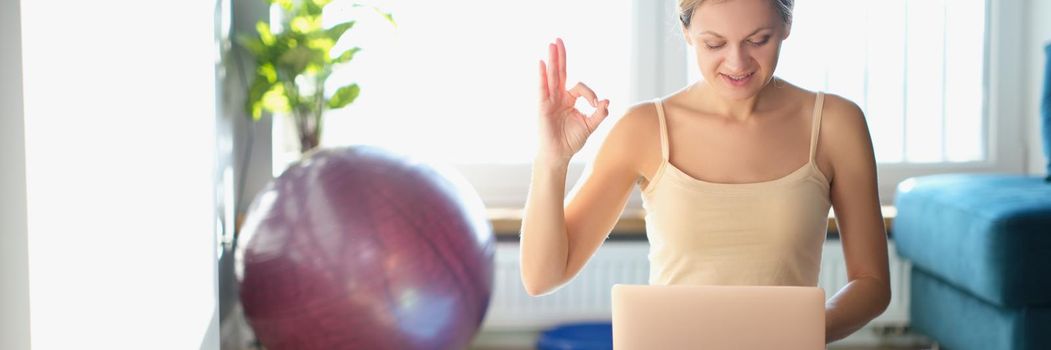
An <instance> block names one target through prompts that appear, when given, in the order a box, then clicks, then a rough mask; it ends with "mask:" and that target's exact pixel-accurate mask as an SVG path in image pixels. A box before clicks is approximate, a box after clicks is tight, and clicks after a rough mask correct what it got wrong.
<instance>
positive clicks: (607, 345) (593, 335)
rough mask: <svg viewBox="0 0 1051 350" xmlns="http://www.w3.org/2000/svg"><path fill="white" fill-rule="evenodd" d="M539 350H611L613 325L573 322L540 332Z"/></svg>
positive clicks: (608, 323) (607, 323) (537, 344)
mask: <svg viewBox="0 0 1051 350" xmlns="http://www.w3.org/2000/svg"><path fill="white" fill-rule="evenodd" d="M536 347H537V350H611V349H613V325H612V324H611V323H610V322H588V323H573V324H566V325H561V326H557V327H555V328H551V329H548V330H546V331H544V332H542V333H540V339H539V340H537V343H536Z"/></svg>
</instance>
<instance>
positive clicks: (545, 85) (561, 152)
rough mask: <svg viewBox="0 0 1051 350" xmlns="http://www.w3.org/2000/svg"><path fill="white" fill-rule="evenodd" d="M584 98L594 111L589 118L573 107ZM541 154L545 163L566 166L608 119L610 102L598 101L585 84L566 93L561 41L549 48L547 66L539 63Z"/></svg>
mask: <svg viewBox="0 0 1051 350" xmlns="http://www.w3.org/2000/svg"><path fill="white" fill-rule="evenodd" d="M580 97H584V98H585V99H587V101H588V103H590V104H591V106H592V107H595V111H594V112H593V113H592V114H591V115H590V116H586V115H584V114H583V113H581V112H580V111H578V110H577V109H576V107H574V105H575V104H576V101H577V98H580ZM539 111H540V127H539V133H540V135H539V136H540V152H539V153H538V154H537V156H538V157H541V158H543V159H544V160H546V161H554V162H565V163H568V162H569V159H570V158H572V157H573V155H574V154H576V153H577V152H578V151H580V149H581V148H583V147H584V142H585V141H587V138H588V136H591V133H592V132H594V131H595V129H597V128H598V126H599V124H600V123H602V121H603V120H605V119H606V116H608V115H609V100H608V99H607V100H599V99H598V97H596V96H595V92H594V91H591V89H590V88H588V87H587V85H584V83H577V84H576V85H575V86H573V88H572V89H569V90H568V91H567V90H566V47H565V44H563V43H562V39H557V40H556V42H555V43H554V44H548V62H547V63H545V62H544V61H543V60H541V61H540V110H539Z"/></svg>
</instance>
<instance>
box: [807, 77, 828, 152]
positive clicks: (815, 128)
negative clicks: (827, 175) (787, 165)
mask: <svg viewBox="0 0 1051 350" xmlns="http://www.w3.org/2000/svg"><path fill="white" fill-rule="evenodd" d="M824 101H825V94H824V93H822V92H820V91H818V93H817V97H816V101H814V115H813V117H811V119H812V120H813V124H814V125H812V126H811V128H810V161H811V162H813V161H814V157H815V156H816V154H817V153H816V152H817V138H818V135H819V134H820V132H821V109H822V106H823V105H824Z"/></svg>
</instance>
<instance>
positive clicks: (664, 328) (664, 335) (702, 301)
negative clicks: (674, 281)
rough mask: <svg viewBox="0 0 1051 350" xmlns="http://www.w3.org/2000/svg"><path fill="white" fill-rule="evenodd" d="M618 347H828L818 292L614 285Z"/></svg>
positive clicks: (619, 349)
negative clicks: (826, 345)
mask: <svg viewBox="0 0 1051 350" xmlns="http://www.w3.org/2000/svg"><path fill="white" fill-rule="evenodd" d="M613 348H614V349H615V350H643V349H668V350H676V349H704V350H723V349H785V350H792V349H800V350H815V349H824V348H825V291H824V290H823V289H821V288H818V287H793V286H705V285H670V286H649V285H625V284H617V285H614V286H613Z"/></svg>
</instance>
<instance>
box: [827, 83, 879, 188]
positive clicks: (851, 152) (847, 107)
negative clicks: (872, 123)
mask: <svg viewBox="0 0 1051 350" xmlns="http://www.w3.org/2000/svg"><path fill="white" fill-rule="evenodd" d="M820 137H821V143H823V147H821V148H823V150H824V152H825V153H826V154H827V158H828V160H829V163H830V164H831V166H832V171H833V173H834V172H835V171H836V168H841V167H843V166H847V165H845V164H853V163H855V162H857V161H858V160H859V159H860V160H867V159H871V158H872V139H871V136H870V135H869V130H868V124H867V122H866V121H865V114H864V112H863V111H862V110H861V107H859V106H858V105H857V103H854V102H853V101H851V100H849V99H846V98H844V97H842V96H839V95H835V94H826V95H825V101H824V106H823V111H822V118H821V135H820Z"/></svg>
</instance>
